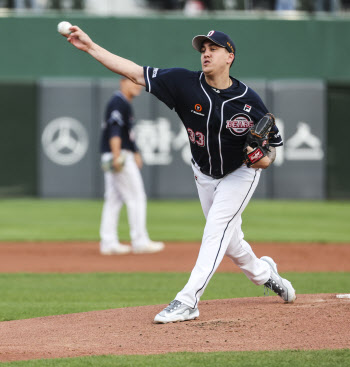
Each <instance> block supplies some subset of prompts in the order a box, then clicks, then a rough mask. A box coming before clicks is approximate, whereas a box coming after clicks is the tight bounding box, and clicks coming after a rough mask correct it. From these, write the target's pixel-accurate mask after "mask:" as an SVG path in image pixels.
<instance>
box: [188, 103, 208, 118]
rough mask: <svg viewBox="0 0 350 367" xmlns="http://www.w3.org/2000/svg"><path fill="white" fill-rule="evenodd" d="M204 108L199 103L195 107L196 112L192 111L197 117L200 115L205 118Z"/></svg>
mask: <svg viewBox="0 0 350 367" xmlns="http://www.w3.org/2000/svg"><path fill="white" fill-rule="evenodd" d="M202 109H203V107H202V106H201V105H200V104H199V103H197V104H196V105H195V106H194V110H191V112H192V113H195V114H196V115H200V116H205V115H204V113H201V111H202Z"/></svg>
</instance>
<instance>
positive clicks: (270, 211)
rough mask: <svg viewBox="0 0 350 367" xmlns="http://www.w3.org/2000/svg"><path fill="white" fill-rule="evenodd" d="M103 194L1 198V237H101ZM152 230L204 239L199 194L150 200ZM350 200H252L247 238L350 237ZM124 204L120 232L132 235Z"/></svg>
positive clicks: (167, 236)
mask: <svg viewBox="0 0 350 367" xmlns="http://www.w3.org/2000/svg"><path fill="white" fill-rule="evenodd" d="M101 210H102V201H101V200H42V199H2V200H0V223H1V226H0V239H1V240H2V241H65V240H76V241H78V240H84V241H97V240H98V239H99V237H98V236H99V234H98V233H99V224H100V216H101ZM147 219H148V220H147V221H148V230H149V233H150V235H151V237H152V238H153V239H155V240H164V241H200V239H201V237H202V233H203V228H204V225H205V220H204V216H203V214H202V210H201V207H200V204H199V201H198V200H190V201H178V200H177V201H169V200H167V201H149V203H148V218H147ZM349 222H350V202H343V203H341V202H332V201H272V200H271V201H266V200H253V201H252V202H251V203H250V204H249V205H248V207H247V209H246V210H245V212H244V214H243V230H244V232H245V235H246V238H247V239H248V240H249V241H276V242H277V241H278V242H286V241H287V242H289V241H302V242H305V241H311V242H345V243H350V226H349ZM128 231H129V230H128V224H127V219H126V210H125V208H124V209H123V211H122V215H121V220H120V226H119V233H120V238H121V240H124V241H128V240H129V233H128Z"/></svg>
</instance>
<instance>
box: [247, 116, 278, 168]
mask: <svg viewBox="0 0 350 367" xmlns="http://www.w3.org/2000/svg"><path fill="white" fill-rule="evenodd" d="M274 124H275V117H274V116H273V114H272V113H267V114H266V115H265V116H263V117H262V118H261V120H260V121H258V123H257V124H256V125H254V126H252V127H251V128H250V129H249V131H248V134H247V140H246V142H245V144H244V148H243V152H244V163H245V164H246V165H247V167H251V166H252V165H253V164H254V163H256V162H259V161H260V159H262V158H264V157H265V156H266V155H267V152H269V151H270V149H269V133H270V131H271V129H272V127H273V125H274ZM248 146H250V147H251V148H252V149H253V150H252V151H251V152H250V153H248V151H247V147H248Z"/></svg>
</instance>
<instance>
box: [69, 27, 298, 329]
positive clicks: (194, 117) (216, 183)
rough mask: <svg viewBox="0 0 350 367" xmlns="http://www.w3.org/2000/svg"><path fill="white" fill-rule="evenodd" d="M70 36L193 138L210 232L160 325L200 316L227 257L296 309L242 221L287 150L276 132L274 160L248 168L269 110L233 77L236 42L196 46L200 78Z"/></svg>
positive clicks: (222, 37)
mask: <svg viewBox="0 0 350 367" xmlns="http://www.w3.org/2000/svg"><path fill="white" fill-rule="evenodd" d="M70 29H71V31H72V33H71V35H70V36H69V37H68V41H69V42H70V43H72V44H73V45H74V46H75V47H77V48H79V49H80V50H83V51H85V52H87V53H89V54H90V55H91V56H93V57H94V58H95V59H96V60H98V61H99V62H101V63H102V64H103V65H105V66H106V67H107V68H109V69H110V70H112V71H113V72H115V73H117V74H121V75H124V76H126V77H127V78H129V79H131V80H133V81H134V82H135V83H137V84H140V85H143V86H145V87H146V90H147V91H148V92H150V93H152V94H154V95H155V96H156V97H158V98H159V99H160V100H161V101H163V102H164V103H166V104H167V106H168V107H169V108H174V109H175V111H176V112H177V114H178V115H179V117H180V119H181V120H182V122H183V124H184V126H185V128H186V130H187V132H188V136H189V141H190V146H191V153H192V157H193V159H192V168H193V171H194V177H195V180H196V185H197V189H198V194H199V198H200V201H201V205H202V209H203V212H204V215H205V217H206V225H205V229H204V233H203V239H202V244H201V248H200V252H199V255H198V259H197V262H196V265H195V267H194V268H193V270H192V273H191V276H190V279H189V281H188V282H187V284H186V286H185V287H184V288H183V289H182V290H181V291H180V292H179V293H178V294H177V295H176V297H175V299H174V301H172V302H171V303H170V304H169V306H168V307H166V308H165V309H164V310H163V311H161V312H160V313H159V314H158V315H156V317H155V319H154V321H155V322H156V323H167V322H174V321H184V320H191V319H194V318H196V317H198V316H199V310H198V302H199V300H200V297H201V295H202V294H203V292H204V290H205V288H206V286H207V285H208V282H209V280H210V279H211V277H212V276H213V274H214V273H215V271H216V269H217V268H218V266H219V264H220V262H221V260H222V259H223V257H224V255H227V256H228V257H229V258H231V259H232V261H233V262H234V263H235V264H236V265H238V266H239V267H240V268H241V269H242V271H243V272H244V273H245V274H246V276H247V277H248V278H249V279H250V280H251V281H252V282H253V283H255V284H257V285H263V284H264V285H265V286H267V287H269V288H271V289H272V290H273V291H274V292H276V293H277V294H278V295H280V296H281V298H282V299H283V300H284V301H286V302H293V301H294V300H295V298H296V296H295V291H294V288H293V287H292V285H291V283H290V282H289V281H288V280H286V279H283V278H281V277H280V276H279V274H278V272H277V266H276V264H275V263H274V261H273V260H272V259H271V258H269V257H263V258H261V259H258V258H257V257H256V256H255V254H254V252H253V251H252V249H251V247H250V245H249V244H248V243H247V242H246V241H245V240H244V235H243V232H242V230H241V223H242V219H241V215H242V212H243V210H244V208H245V207H246V205H247V204H248V202H249V200H250V198H251V197H252V195H253V193H254V191H255V188H256V186H257V184H258V181H259V177H260V173H261V169H262V168H267V167H268V166H269V165H270V164H271V163H272V162H273V161H274V159H275V157H276V151H275V148H274V147H275V146H279V145H282V139H281V137H280V135H279V133H278V129H277V127H275V128H274V130H273V131H272V134H271V140H270V146H271V152H270V153H269V155H268V156H265V157H264V158H262V159H261V160H259V161H258V162H257V163H255V164H254V165H253V166H252V167H251V168H248V167H247V166H246V165H244V164H242V162H243V157H244V156H243V147H244V143H245V140H246V134H247V133H248V130H249V127H250V126H251V125H254V124H256V123H257V122H258V121H259V120H260V119H261V118H262V117H263V116H264V115H265V114H266V113H267V112H268V111H267V109H266V107H265V105H264V104H263V102H262V101H261V99H260V97H259V96H258V95H257V94H256V93H255V92H254V91H253V90H251V89H250V88H248V87H247V86H246V85H245V84H244V83H242V82H240V81H239V80H237V79H235V78H232V77H231V76H230V74H229V71H230V67H231V65H232V63H233V62H234V60H235V57H236V49H235V46H234V43H233V42H232V40H231V39H230V37H228V36H227V35H226V34H225V33H222V32H218V31H210V32H209V33H208V34H207V35H206V36H204V35H202V36H197V37H195V38H194V39H193V41H192V45H193V47H194V48H195V49H196V50H198V51H200V53H201V64H202V72H192V71H189V70H186V69H180V68H174V69H163V70H162V69H158V68H151V67H141V66H140V65H137V64H135V63H134V62H132V61H130V60H127V59H124V58H122V57H119V56H117V55H114V54H111V53H110V52H108V51H107V50H105V49H103V48H102V47H100V46H98V45H97V44H96V43H94V42H92V40H91V39H90V37H89V36H88V35H87V34H86V33H84V32H83V31H82V30H81V29H80V28H78V27H76V26H73V27H71V28H70ZM150 47H152V46H151V45H150Z"/></svg>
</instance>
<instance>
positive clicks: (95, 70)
mask: <svg viewBox="0 0 350 367" xmlns="http://www.w3.org/2000/svg"><path fill="white" fill-rule="evenodd" d="M62 19H66V20H69V21H70V22H71V23H73V24H77V25H79V26H80V27H81V28H83V29H84V30H85V31H87V32H88V34H89V35H90V36H91V38H93V40H94V41H96V42H97V43H99V44H100V45H101V46H103V47H105V48H107V49H108V50H110V51H112V52H114V53H117V54H119V55H121V56H123V57H126V58H130V59H132V60H133V61H135V62H136V63H139V64H141V65H152V66H157V67H174V66H178V67H185V68H190V69H199V68H200V60H199V54H197V53H196V51H194V50H193V49H192V46H191V39H192V37H193V36H195V35H197V34H206V33H207V32H208V31H209V30H211V29H218V30H222V31H224V32H227V33H229V34H230V35H231V36H232V38H233V40H234V42H235V43H236V47H237V59H236V62H235V65H234V68H233V69H232V74H233V75H236V76H237V77H239V78H269V79H271V78H274V79H275V78H321V79H344V78H345V79H350V41H349V34H350V18H349V19H338V18H329V17H328V18H303V19H298V20H283V19H280V18H267V17H265V18H242V17H241V18H218V17H216V18H215V17H214V18H183V17H175V16H173V17H170V16H163V17H148V18H136V17H135V18H115V17H114V18H112V17H94V18H92V17H75V18H73V17H69V16H63V15H61V16H51V17H13V18H0V44H1V51H2V52H1V58H0V79H3V78H11V79H12V78H38V77H40V76H89V77H91V76H96V77H101V76H102V77H103V76H110V72H109V71H107V70H105V69H104V68H103V67H102V66H101V65H99V64H98V62H96V61H95V60H93V59H92V58H91V57H89V56H87V55H85V54H84V53H83V52H80V51H78V50H76V49H74V48H73V47H72V46H71V45H69V44H68V43H67V42H66V40H65V39H64V38H63V37H62V36H60V35H59V34H58V33H57V31H56V27H57V24H58V22H59V21H61V20H62Z"/></svg>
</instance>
